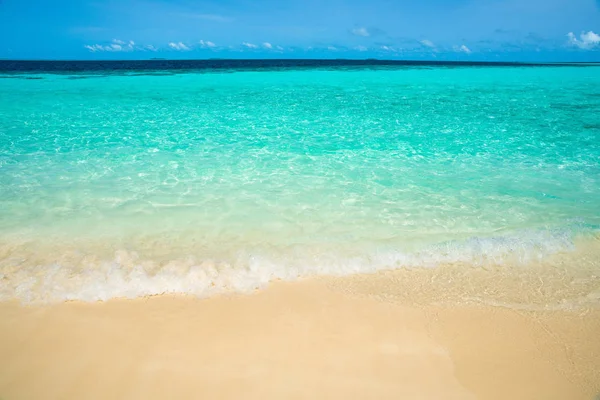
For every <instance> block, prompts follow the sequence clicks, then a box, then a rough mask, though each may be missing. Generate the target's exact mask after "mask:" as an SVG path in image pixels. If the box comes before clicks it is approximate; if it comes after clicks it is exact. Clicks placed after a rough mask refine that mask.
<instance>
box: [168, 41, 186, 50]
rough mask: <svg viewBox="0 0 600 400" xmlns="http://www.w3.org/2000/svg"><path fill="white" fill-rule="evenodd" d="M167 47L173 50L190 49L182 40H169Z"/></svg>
mask: <svg viewBox="0 0 600 400" xmlns="http://www.w3.org/2000/svg"><path fill="white" fill-rule="evenodd" d="M169 47H170V48H171V49H173V50H178V51H189V50H191V49H190V48H189V47H188V46H186V45H185V44H184V43H183V42H177V43H175V42H170V43H169Z"/></svg>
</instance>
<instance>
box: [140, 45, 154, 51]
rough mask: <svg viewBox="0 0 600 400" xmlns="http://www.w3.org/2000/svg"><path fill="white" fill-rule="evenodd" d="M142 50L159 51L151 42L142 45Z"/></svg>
mask: <svg viewBox="0 0 600 400" xmlns="http://www.w3.org/2000/svg"><path fill="white" fill-rule="evenodd" d="M142 50H149V51H158V49H157V48H156V47H154V46H152V45H151V44H149V45H147V46H144V47H142Z"/></svg>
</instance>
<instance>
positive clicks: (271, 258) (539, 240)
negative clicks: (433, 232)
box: [0, 231, 597, 303]
mask: <svg viewBox="0 0 600 400" xmlns="http://www.w3.org/2000/svg"><path fill="white" fill-rule="evenodd" d="M589 237H590V236H589V235H588V241H589ZM591 240H592V241H593V242H596V243H597V237H595V236H593V235H592V236H591ZM574 250H576V246H575V244H574V237H573V234H572V233H571V232H570V231H529V232H522V233H520V234H519V235H514V236H502V237H490V238H471V239H468V240H466V241H453V242H447V243H439V244H436V245H432V246H428V247H425V248H423V249H422V250H420V251H416V252H406V251H399V250H394V249H389V248H379V249H375V250H372V251H369V252H362V253H361V252H356V251H355V252H352V253H351V254H349V255H344V253H341V252H339V251H338V252H333V251H332V252H310V251H303V252H300V251H290V252H288V253H282V252H278V253H265V252H264V251H238V252H237V253H236V254H235V255H234V256H232V257H229V258H228V259H226V260H225V259H222V260H216V259H205V260H198V259H195V258H194V257H191V256H188V257H182V258H178V259H173V260H171V261H166V262H165V261H163V262H156V261H153V260H149V259H144V258H143V257H140V256H139V255H138V254H137V253H136V252H135V251H125V250H119V251H116V252H115V253H114V257H113V258H112V259H111V260H101V259H98V258H95V257H87V258H85V257H84V258H82V259H81V261H78V262H61V261H60V260H54V261H52V262H48V263H39V262H38V263H34V264H31V263H28V262H26V261H25V260H23V258H20V259H19V258H15V257H14V256H13V257H12V258H11V259H5V260H4V261H3V263H2V264H0V271H1V272H0V282H2V285H1V286H0V300H10V299H18V300H21V301H23V302H26V303H29V302H33V303H38V302H56V301H65V300H80V301H105V300H108V299H112V298H136V297H144V296H152V295H159V294H168V293H171V294H174V293H177V294H187V295H193V296H198V297H206V296H211V295H214V294H218V293H224V292H248V291H251V290H254V289H258V288H263V287H265V286H266V285H267V284H268V283H269V282H270V281H273V280H278V279H280V280H294V279H297V278H299V277H307V276H314V275H336V276H342V275H349V274H358V273H371V272H375V271H378V270H384V269H394V268H419V267H430V268H433V267H436V266H438V265H441V264H452V263H464V264H466V265H471V266H475V267H485V266H491V265H494V266H502V265H505V264H510V265H520V266H523V268H527V266H528V265H531V264H535V263H541V262H544V260H545V259H546V258H548V257H549V256H551V255H552V254H555V253H558V252H569V251H574Z"/></svg>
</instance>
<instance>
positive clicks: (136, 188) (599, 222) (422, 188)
mask: <svg viewBox="0 0 600 400" xmlns="http://www.w3.org/2000/svg"><path fill="white" fill-rule="evenodd" d="M4 77H5V78H11V79H0V299H11V298H18V299H23V300H44V301H45V300H64V299H81V300H97V299H108V298H112V297H121V296H126V297H136V296H143V295H150V294H159V293H171V292H177V293H190V294H196V295H207V294H211V293H215V292H220V291H224V290H247V289H252V288H255V287H259V286H262V285H264V284H265V283H267V282H268V281H269V280H272V279H276V278H281V279H294V278H296V277H298V276H307V275H313V274H336V275H337V274H342V275H343V274H351V273H356V272H370V271H375V270H380V269H389V268H401V267H411V268H417V267H435V266H436V265H439V264H441V263H455V262H464V263H470V264H472V265H481V266H485V265H487V264H494V265H501V264H503V263H513V264H514V263H517V264H520V265H523V266H524V267H527V265H528V264H529V263H532V262H534V261H535V262H538V261H539V260H543V259H544V257H548V256H550V255H552V254H554V253H556V252H569V251H571V252H573V251H576V250H577V245H576V243H577V242H578V241H579V240H583V241H585V242H586V243H587V245H589V244H590V243H592V244H593V245H597V244H598V227H599V226H600V67H585V68H582V67H579V68H578V67H564V66H562V67H489V66H488V67H469V66H463V67H455V68H448V67H444V66H439V67H427V68H425V67H421V68H419V67H410V68H409V67H397V68H393V67H388V68H366V67H364V68H352V69H341V68H338V69H336V68H334V69H319V68H312V69H311V68H304V69H293V68H290V69H283V70H278V71H272V70H260V69H259V70H247V71H209V72H206V71H202V72H196V73H194V72H188V73H179V74H172V73H164V74H163V73H160V71H154V73H152V74H143V73H136V74H123V73H120V74H96V75H92V74H76V75H71V74H69V73H63V74H20V75H4ZM32 78H40V79H32ZM599 270H600V267H599Z"/></svg>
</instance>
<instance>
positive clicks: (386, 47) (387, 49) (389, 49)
mask: <svg viewBox="0 0 600 400" xmlns="http://www.w3.org/2000/svg"><path fill="white" fill-rule="evenodd" d="M381 50H384V51H394V48H393V47H391V46H386V45H383V46H381Z"/></svg>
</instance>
